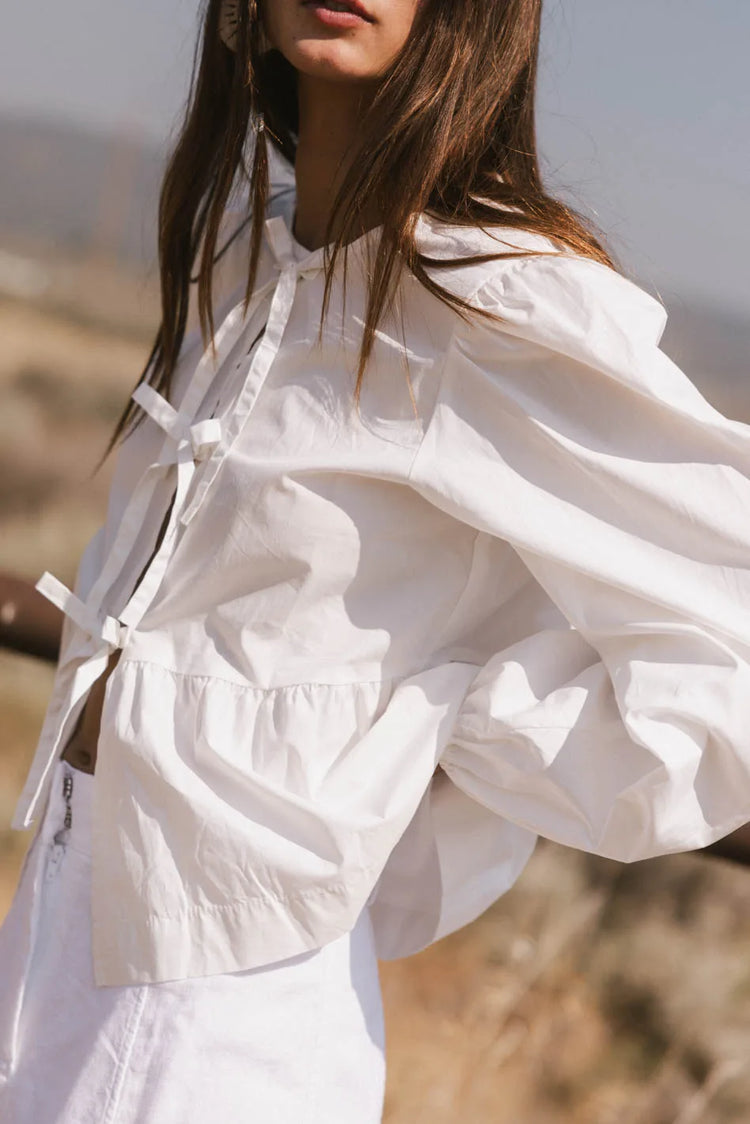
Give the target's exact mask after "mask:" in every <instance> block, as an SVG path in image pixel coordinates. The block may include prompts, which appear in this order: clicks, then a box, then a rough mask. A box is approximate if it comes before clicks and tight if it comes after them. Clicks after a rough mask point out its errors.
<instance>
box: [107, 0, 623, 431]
mask: <svg viewBox="0 0 750 1124" xmlns="http://www.w3.org/2000/svg"><path fill="white" fill-rule="evenodd" d="M222 2H223V0H207V6H206V12H205V18H204V22H203V32H202V36H201V39H200V40H199V43H198V46H197V48H196V57H195V65H194V70H193V82H192V88H191V93H190V98H189V101H188V106H187V110H186V116H185V122H184V126H183V129H182V132H181V134H180V136H179V138H178V140H177V143H176V146H175V149H174V151H173V154H172V156H171V159H170V161H169V164H168V166H167V170H166V174H165V176H164V181H163V184H162V190H161V197H160V204H159V266H160V276H161V305H162V319H161V327H160V328H159V331H158V333H157V337H156V341H155V343H154V346H153V350H152V352H151V354H150V356H149V359H148V362H147V365H146V368H145V370H144V372H143V374H142V376H141V381H148V382H150V383H151V384H152V385H153V386H154V387H155V388H156V389H157V390H159V391H160V392H161V393H163V394H165V395H166V396H168V395H169V391H170V383H171V377H172V373H173V371H174V369H175V366H176V363H177V358H178V355H179V351H180V348H181V346H182V341H183V339H184V335H185V328H186V323H187V317H188V308H189V304H190V286H191V278H193V273H194V271H195V272H196V273H197V278H193V280H197V285H198V291H197V297H198V313H199V319H200V325H201V330H202V333H203V337H204V341H205V342H206V343H208V341H209V340H212V339H213V331H214V323H213V294H212V278H213V272H214V265H215V262H216V260H217V254H220V253H221V248H220V247H218V245H217V243H218V238H219V231H220V226H221V223H222V219H223V217H224V214H225V209H226V206H227V202H228V200H229V197H230V195H231V193H232V189H233V187H235V186H236V183H237V180H238V177H242V176H244V177H246V179H247V180H248V181H249V191H248V193H247V194H248V208H249V210H248V218H247V222H248V223H249V226H250V230H249V234H250V253H249V261H248V275H247V288H246V301H249V299H250V297H251V295H252V292H253V287H254V284H255V277H256V272H257V265H258V259H259V254H260V248H261V240H262V230H263V219H264V215H265V212H266V204H267V200H268V145H269V144H273V145H274V146H275V147H276V149H277V150H278V151H279V152H280V153H281V155H282V156H283V157H285V158H286V159H287V160H288V161H289V162H290V163H294V158H295V151H296V136H297V132H298V109H297V87H296V71H295V70H294V68H293V67H292V66H291V65H290V64H289V63H288V62H287V61H286V59H285V58H284V57H283V56H282V55H281V54H280V53H279V52H278V51H276V50H273V49H270V48H269V45H268V43H267V41H266V39H265V35H264V31H263V26H262V21H261V15H260V12H259V10H258V0H245V2H241V3H240V4H239V7H238V22H237V27H236V38H235V43H234V47H235V49H234V50H230V49H229V48H228V47H227V46H226V45H225V44H224V42H223V41H222V39H221V36H220V34H219V27H220V18H221V10H222ZM541 17H542V0H422V2H421V4H420V7H419V9H418V11H417V15H416V17H415V22H414V26H413V29H412V32H411V34H410V36H409V39H408V41H407V43H406V44H405V46H404V48H403V50H402V51H401V53H400V54H399V56H398V57H397V59H396V60H395V61H394V63H393V64H392V65H391V67H390V69H389V71H388V73H387V74H386V75H385V76H384V77H383V80H382V82H381V83H380V85H379V87H378V90H377V92H376V95H375V97H374V99H373V100H372V103H371V104H370V106H369V107H368V109H367V111H366V113H365V115H364V118H363V121H362V125H361V131H360V136H361V144H360V150H359V151H358V156H357V160H356V161H354V162H353V163H352V165H351V167H350V168H349V170H348V173H347V174H346V176H345V178H344V180H343V182H342V184H341V187H340V190H339V192H338V195H337V197H336V199H335V200H334V201H333V206H332V212H331V215H330V218H329V222H328V231H327V236H326V239H325V240H326V244H327V249H326V252H325V271H326V272H325V278H326V280H325V295H324V300H323V307H322V309H321V323H322V318H323V317H324V316H325V311H326V308H327V305H328V300H329V295H330V290H331V285H332V282H333V272H334V268H335V265H336V261H337V259H338V256H339V254H340V253H341V252H342V251H343V253H344V267H346V249H345V247H346V244H347V243H348V242H351V241H352V240H353V239H354V238H356V237H358V236H359V235H360V234H361V232H362V215H363V213H367V211H368V210H369V209H370V208H371V207H372V206H373V205H374V206H375V208H376V209H377V212H378V213H379V214H381V215H382V227H381V232H380V239H379V244H378V248H377V252H376V254H375V256H374V260H373V267H372V270H371V273H370V280H369V290H368V303H367V313H366V320H365V328H364V332H363V337H362V345H361V351H360V357H359V368H358V372H357V384H356V391H355V393H356V395H357V397H358V396H359V391H360V388H361V384H362V379H363V376H364V371H365V368H366V365H367V360H368V358H369V355H370V352H371V349H372V346H373V342H374V338H375V329H376V327H377V324H378V322H379V320H380V318H381V316H382V315H383V313H384V311H385V310H386V309H387V308H388V306H389V304H390V302H391V301H392V299H393V296H394V293H395V291H396V288H397V284H398V278H399V276H400V272H401V270H402V268H404V267H406V268H408V269H409V270H411V272H412V273H413V274H414V276H415V277H416V278H417V279H418V280H419V281H420V282H421V284H422V285H424V287H425V288H426V289H428V290H429V291H430V292H431V293H433V294H434V295H435V296H436V297H437V298H439V299H440V300H441V301H444V302H445V303H446V304H447V305H449V306H451V307H452V308H453V309H455V310H456V311H457V312H458V313H459V314H460V315H463V316H466V315H467V314H468V313H469V312H471V311H475V310H473V309H472V307H471V306H470V305H469V304H468V303H467V302H466V301H465V300H463V299H462V298H460V297H459V296H457V295H455V294H453V293H451V292H449V291H448V290H446V289H445V288H443V287H442V286H441V285H440V284H439V283H438V282H437V281H436V280H435V278H434V276H433V275H432V274H431V271H432V273H433V274H434V271H435V269H437V268H440V266H441V265H443V266H444V265H447V264H453V265H455V264H456V262H455V261H454V260H452V261H451V262H446V261H445V260H442V261H435V260H432V259H430V258H428V257H426V256H425V255H423V254H421V253H420V252H419V249H418V247H417V244H416V240H415V226H416V220H417V216H418V215H419V214H420V213H424V214H427V215H429V216H431V217H433V218H436V219H439V220H442V221H443V222H447V223H451V224H456V225H471V226H478V227H479V226H492V225H498V224H502V225H503V226H505V227H510V228H517V229H522V230H526V231H532V232H536V233H539V234H542V235H546V236H547V237H549V238H552V239H553V240H555V241H556V242H558V243H561V244H562V245H564V246H566V247H568V248H570V249H571V250H573V251H574V252H576V253H578V254H583V255H585V256H587V257H591V258H594V259H595V260H597V261H599V262H603V263H605V264H607V265H610V266H611V265H613V262H612V259H611V258H610V256H609V254H608V253H607V251H606V249H605V248H604V246H603V245H602V243H601V242H600V240H599V239H598V238H597V236H596V235H595V233H594V231H593V229H592V228H591V227H590V225H589V224H588V223H587V222H586V221H585V220H584V219H582V218H581V217H580V216H579V215H577V214H576V213H575V212H574V211H573V210H571V208H569V207H568V206H566V205H565V204H563V203H562V202H560V201H559V200H556V199H554V198H552V197H551V196H550V195H548V194H547V193H546V191H545V190H544V187H543V185H542V177H541V174H540V169H539V162H538V157H537V151H536V129H535V92H536V79H537V66H538V53H539V39H540V30H541ZM259 122H262V127H261V128H260V129H258V127H257V126H258V123H259ZM253 132H255V134H256V135H255V140H254V144H253V146H252V155H251V159H250V161H249V165H250V166H249V167H246V153H247V151H248V144H247V140H248V136H252V134H253ZM498 211H500V212H501V213H500V214H499V213H498ZM334 229H335V230H336V232H337V233H336V236H335V237H334V235H333V231H334ZM507 256H516V255H513V254H507V253H506V254H500V253H498V254H488V255H482V256H481V257H474V258H466V259H463V261H464V262H465V263H466V264H469V263H470V262H478V261H489V260H494V259H497V258H500V257H507ZM479 314H480V315H482V314H484V315H490V314H488V313H479ZM139 415H140V409H139V407H137V406H136V404H135V403H134V402H132V401H130V402H129V403H128V406H127V407H126V409H125V411H124V413H123V415H122V417H121V419H120V421H119V423H118V425H117V428H116V430H115V433H114V434H113V437H112V443H111V445H110V448H111V447H112V446H113V445H114V444H115V443H116V441H117V440H118V438H119V437H121V436H122V435H123V433H124V432H126V431H127V430H128V429H129V428H130V426H131V425H132V424H133V423H136V422H137V421H138V420H139Z"/></svg>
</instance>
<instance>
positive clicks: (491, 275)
mask: <svg viewBox="0 0 750 1124" xmlns="http://www.w3.org/2000/svg"><path fill="white" fill-rule="evenodd" d="M418 241H419V249H420V251H421V252H422V253H423V254H425V255H426V256H427V257H429V258H432V259H443V260H445V259H464V260H467V259H468V261H467V264H465V265H463V264H456V265H450V266H448V267H441V266H432V267H428V271H429V272H430V274H431V277H432V278H433V280H435V281H436V282H437V283H438V284H439V285H441V286H443V287H444V288H446V289H448V290H449V291H450V292H452V293H454V294H456V295H458V296H460V297H462V298H463V299H464V300H466V301H468V302H469V304H471V305H472V306H474V307H475V308H478V309H482V310H484V311H485V312H490V313H492V314H494V315H495V316H496V317H497V318H498V320H497V328H496V329H495V330H501V331H505V332H510V333H512V334H514V335H519V336H526V337H528V338H533V339H534V340H536V341H537V342H538V343H541V344H545V345H547V346H551V347H554V348H555V349H559V348H562V349H563V350H568V349H570V348H573V349H574V350H576V351H582V352H590V350H591V348H592V347H593V348H594V349H596V348H597V347H598V346H601V345H602V344H603V343H604V342H605V341H607V342H608V343H609V344H610V345H611V344H612V342H613V341H614V339H615V338H618V339H619V340H620V342H621V343H622V342H624V341H626V340H627V342H628V343H629V345H630V346H633V345H634V344H638V343H647V344H649V345H650V346H653V345H655V344H658V343H659V340H660V339H661V335H662V333H663V331H664V326H665V324H666V319H667V313H666V310H665V308H664V306H663V305H662V304H661V302H660V301H658V300H657V299H656V298H655V297H653V296H651V295H650V294H649V293H648V292H646V290H645V289H643V288H641V287H640V286H639V285H638V284H636V283H635V282H634V281H632V280H630V279H629V278H627V277H626V276H624V275H623V274H622V273H620V272H618V271H617V270H616V269H615V268H613V267H611V266H609V265H606V264H604V263H603V262H599V261H597V260H595V259H594V258H590V257H585V256H583V255H581V254H577V253H575V252H574V251H572V250H571V249H569V248H568V247H566V246H565V245H564V244H563V243H561V242H556V241H553V240H552V239H550V238H547V237H545V236H543V235H541V234H536V233H534V232H532V231H527V230H523V229H520V228H516V227H510V226H502V225H499V224H498V225H497V226H492V227H484V228H480V227H463V226H453V225H451V224H448V223H441V222H437V221H436V220H432V219H426V218H421V219H420V227H419V231H418ZM485 255H503V256H502V257H498V258H495V259H494V260H489V261H480V262H472V261H471V259H472V258H474V257H482V256H485ZM472 323H473V324H474V325H477V324H479V325H481V327H483V328H484V329H485V330H487V328H488V325H489V324H491V322H489V321H487V320H486V319H485V318H482V320H481V321H478V320H477V319H476V318H472ZM489 330H492V329H491V328H490V329H489Z"/></svg>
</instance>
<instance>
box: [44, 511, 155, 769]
mask: <svg viewBox="0 0 750 1124" xmlns="http://www.w3.org/2000/svg"><path fill="white" fill-rule="evenodd" d="M171 507H172V505H171V504H170V508H169V511H167V514H166V515H165V516H164V521H163V522H162V525H161V529H160V531H159V535H158V538H157V540H156V546H155V547H154V549H153V552H152V554H151V557H150V558H149V560H148V562H147V563H146V565H145V566H144V567H143V569H142V570H141V574H140V577H139V578H138V582H137V583H136V588H137V586H138V585H140V583H141V580H142V578H143V575H144V574H145V573H146V571H147V570H148V568H149V566H150V565H151V563H152V562H153V560H154V555H155V554H156V552H157V550H158V549H159V547H160V546H161V541H162V539H163V538H164V532H165V531H166V529H167V525H168V523H169V515H170V511H171ZM119 658H120V649H119V648H118V649H117V650H116V651H114V652H112V654H111V655H110V657H109V661H108V663H107V666H106V668H105V670H104V671H103V672H102V674H101V675H100V676H99V678H98V679H97V680H96V682H95V683H94V685H93V686H92V687H91V689H90V690H89V693H88V696H87V697H86V702H85V703H84V705H83V710H82V711H81V713H80V714H79V715H78V720H77V722H76V724H75V727H74V729H73V733H72V734H71V735H70V737H69V738H68V740H67V742H66V744H65V748H64V749H63V751H62V753H61V754H60V757H61V758H62V759H63V761H67V762H68V764H69V765H72V766H73V768H74V769H80V770H81V772H83V773H93V772H94V769H95V767H96V749H97V745H98V744H99V731H100V729H101V724H102V708H103V706H104V692H105V690H106V687H107V680H108V679H109V677H110V675H111V674H112V672H113V671H114V669H115V668H116V667H117V662H118V660H119Z"/></svg>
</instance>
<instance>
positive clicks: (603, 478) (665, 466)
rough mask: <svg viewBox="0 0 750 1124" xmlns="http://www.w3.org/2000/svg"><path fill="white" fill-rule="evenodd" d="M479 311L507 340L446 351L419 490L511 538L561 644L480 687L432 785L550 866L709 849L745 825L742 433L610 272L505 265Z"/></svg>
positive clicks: (465, 333)
mask: <svg viewBox="0 0 750 1124" xmlns="http://www.w3.org/2000/svg"><path fill="white" fill-rule="evenodd" d="M478 301H479V302H480V303H481V304H482V305H483V306H484V307H487V308H492V309H493V310H494V311H496V312H498V313H499V314H500V315H501V316H502V317H503V319H504V322H503V323H502V324H499V325H497V326H495V325H489V326H487V325H480V326H477V325H473V326H471V327H469V328H467V329H466V330H464V329H461V330H460V331H459V332H458V333H457V336H456V337H455V338H454V342H453V347H452V351H451V354H450V355H449V357H448V360H447V361H446V363H445V369H444V374H443V381H442V385H441V388H440V391H439V393H438V398H437V404H436V407H435V411H434V414H433V415H432V418H431V420H430V422H429V424H428V426H427V429H426V432H425V436H424V440H423V443H422V445H421V447H420V449H419V452H418V454H417V457H416V459H415V461H414V465H413V469H412V476H411V483H412V485H413V486H414V487H415V488H416V489H417V490H418V491H419V492H420V493H421V494H422V495H423V496H424V497H425V498H427V499H428V500H429V501H430V502H432V503H434V504H436V505H438V506H439V507H441V508H442V509H443V510H444V511H445V512H447V513H448V514H449V515H451V516H453V517H454V518H456V519H458V520H461V521H463V522H465V523H468V524H470V525H472V526H473V527H475V528H477V530H478V531H480V532H484V533H487V534H489V535H492V536H498V537H499V538H501V539H503V540H505V542H507V543H508V544H509V545H510V547H512V548H513V550H514V551H515V552H516V553H517V555H518V556H519V558H520V559H521V561H522V563H523V564H524V565H525V566H526V567H527V568H528V571H529V572H530V574H531V576H532V577H533V579H534V580H535V581H536V582H537V583H538V586H539V587H540V591H543V592H544V594H546V596H547V597H548V598H549V599H550V600H551V602H553V603H554V605H555V606H556V608H557V609H558V610H559V613H560V622H561V623H560V625H559V627H557V628H549V627H545V628H544V629H543V630H541V631H536V632H535V631H534V630H533V629H530V630H529V632H528V635H524V636H522V637H521V638H520V639H517V640H516V641H515V642H514V643H513V645H512V647H509V648H505V649H504V650H500V651H497V652H496V653H495V654H494V655H492V657H491V658H490V659H489V661H488V662H486V663H485V664H484V666H481V667H480V668H479V670H478V671H477V674H476V676H475V678H474V680H473V682H472V684H471V686H470V688H469V690H468V692H467V694H466V696H465V698H464V700H463V703H462V706H461V708H460V710H459V712H458V717H457V720H456V722H455V727H454V728H453V730H452V732H451V736H450V740H449V743H448V744H447V746H446V748H445V750H444V753H443V755H442V758H441V765H442V768H443V769H444V770H445V772H446V773H447V774H448V776H449V777H450V779H451V780H452V781H453V783H454V784H455V785H456V786H458V787H459V788H460V789H461V790H463V792H464V793H466V794H467V795H468V796H470V797H471V798H472V799H474V800H475V801H477V802H478V803H480V804H482V805H484V806H485V807H486V808H487V809H490V810H491V811H492V812H494V813H497V814H498V815H499V816H502V817H504V818H505V819H507V820H509V821H511V822H513V823H515V824H517V825H519V826H521V827H523V828H525V829H528V830H530V831H532V832H535V833H538V834H540V835H544V836H547V837H548V838H551V839H554V840H557V841H558V842H561V843H563V844H568V845H570V846H574V847H578V848H582V849H584V850H588V851H592V852H596V853H598V854H602V855H606V856H608V857H611V858H614V859H618V860H621V861H632V860H637V859H644V858H648V857H650V856H654V855H657V854H660V853H666V852H670V851H679V850H691V849H694V848H699V847H703V846H706V845H708V844H710V843H711V842H713V841H715V840H716V839H717V838H720V837H721V836H722V835H725V834H727V833H729V832H730V831H732V830H734V829H735V828H737V827H739V826H740V825H741V824H744V823H746V822H747V821H750V427H748V426H746V425H744V424H742V423H740V422H737V421H733V420H730V419H727V418H725V417H724V416H723V415H721V414H720V413H718V412H717V411H716V410H715V409H714V408H713V407H712V406H711V405H710V404H709V403H708V402H707V401H706V400H705V399H704V398H703V397H702V395H701V394H700V393H699V391H698V390H697V388H696V387H695V386H694V385H693V384H692V383H691V382H690V380H689V379H688V378H687V377H686V376H685V375H684V374H683V373H682V372H681V371H680V370H679V369H678V368H677V367H676V366H675V365H674V364H673V363H672V362H671V361H670V360H669V359H668V358H667V356H666V355H665V354H664V353H663V352H662V351H660V349H659V346H658V344H659V339H660V336H661V332H662V330H663V327H664V323H665V319H666V317H665V314H664V312H663V310H662V308H661V306H660V305H659V304H658V302H656V301H655V300H654V299H653V298H651V297H649V296H648V295H647V294H646V293H644V292H643V291H642V290H641V289H639V288H638V287H637V286H635V285H633V284H632V283H631V282H629V281H627V280H625V279H624V278H622V277H621V276H619V275H618V274H616V273H615V272H614V271H612V270H610V269H608V268H607V267H606V266H603V265H600V264H598V263H595V262H591V261H586V260H582V259H579V258H576V257H572V256H568V255H558V256H554V257H552V256H551V257H542V258H534V259H524V260H522V261H516V263H515V264H514V265H513V266H509V267H503V268H499V269H498V271H497V275H496V276H493V277H492V279H491V280H490V281H489V282H488V283H487V284H486V285H485V286H484V287H483V289H481V290H480V292H479V294H478ZM491 609H492V606H488V612H490V611H491Z"/></svg>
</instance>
